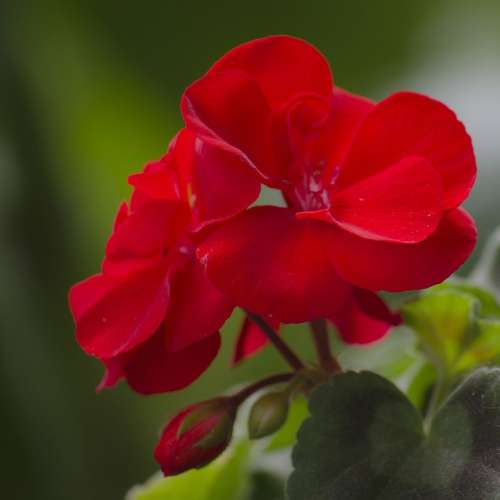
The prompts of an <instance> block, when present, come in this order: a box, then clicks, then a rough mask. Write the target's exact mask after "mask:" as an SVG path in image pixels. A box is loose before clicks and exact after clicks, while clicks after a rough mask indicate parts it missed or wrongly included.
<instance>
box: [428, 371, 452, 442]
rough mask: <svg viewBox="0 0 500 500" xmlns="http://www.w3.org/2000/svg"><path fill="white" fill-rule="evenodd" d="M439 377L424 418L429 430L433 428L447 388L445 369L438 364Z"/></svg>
mask: <svg viewBox="0 0 500 500" xmlns="http://www.w3.org/2000/svg"><path fill="white" fill-rule="evenodd" d="M436 368H437V378H436V383H435V384H434V387H433V389H432V394H431V397H430V400H429V404H428V405H427V410H426V412H425V418H424V429H425V430H426V431H427V432H429V431H430V429H431V425H432V421H433V420H434V417H435V415H436V413H437V411H438V410H439V407H440V406H441V403H442V402H443V398H444V396H445V394H446V390H447V385H448V384H447V380H446V376H445V373H444V369H443V368H442V367H441V366H437V367H436Z"/></svg>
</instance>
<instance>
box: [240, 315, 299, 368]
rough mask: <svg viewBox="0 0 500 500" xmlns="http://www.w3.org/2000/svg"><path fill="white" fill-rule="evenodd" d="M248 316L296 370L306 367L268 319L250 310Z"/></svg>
mask: <svg viewBox="0 0 500 500" xmlns="http://www.w3.org/2000/svg"><path fill="white" fill-rule="evenodd" d="M247 315H248V318H249V319H250V320H251V321H253V322H254V323H255V324H256V325H257V326H258V327H259V328H260V329H261V330H262V333H264V335H265V336H266V337H267V339H268V340H269V342H271V343H272V344H273V345H274V347H275V348H276V349H277V350H278V351H279V353H280V354H281V355H282V356H283V358H284V359H285V361H286V362H287V363H288V364H289V365H290V366H291V367H292V368H293V369H294V370H295V371H298V370H301V369H302V368H304V365H303V364H302V361H301V360H300V359H299V357H298V356H297V355H296V354H295V353H294V352H293V351H292V350H291V349H290V347H289V346H288V344H286V343H285V342H284V341H283V339H281V337H280V336H279V335H278V334H277V333H276V332H275V331H274V329H273V328H272V327H271V326H270V325H269V324H268V323H267V321H266V320H265V319H264V318H262V317H261V316H259V315H258V314H254V313H252V312H250V311H247Z"/></svg>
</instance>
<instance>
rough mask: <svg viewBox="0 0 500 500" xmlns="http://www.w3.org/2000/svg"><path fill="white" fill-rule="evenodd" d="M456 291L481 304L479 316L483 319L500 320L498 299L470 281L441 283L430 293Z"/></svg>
mask: <svg viewBox="0 0 500 500" xmlns="http://www.w3.org/2000/svg"><path fill="white" fill-rule="evenodd" d="M442 290H447V291H456V292H459V293H465V294H468V295H471V296H472V297H474V298H476V299H477V300H479V303H480V311H478V312H479V314H480V315H481V316H483V317H488V316H492V317H499V318H500V305H499V304H498V302H497V299H496V298H495V296H494V295H493V293H491V292H490V291H488V290H485V289H484V288H479V287H478V286H476V285H474V284H472V283H470V282H468V281H451V282H448V283H441V284H440V285H436V286H434V287H432V288H431V289H430V292H431V293H433V292H436V291H442Z"/></svg>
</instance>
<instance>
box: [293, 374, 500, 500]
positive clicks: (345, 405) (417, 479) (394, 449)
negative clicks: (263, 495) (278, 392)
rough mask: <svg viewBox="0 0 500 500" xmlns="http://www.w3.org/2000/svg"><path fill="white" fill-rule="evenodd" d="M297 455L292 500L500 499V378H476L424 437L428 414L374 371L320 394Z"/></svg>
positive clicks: (343, 378)
mask: <svg viewBox="0 0 500 500" xmlns="http://www.w3.org/2000/svg"><path fill="white" fill-rule="evenodd" d="M310 412H311V417H310V418H309V419H308V420H306V421H305V422H304V424H303V426H302V428H301V430H300V432H299V435H298V443H297V446H296V447H295V449H294V452H293V463H294V467H295V471H294V472H293V474H292V476H291V477H290V479H289V482H288V495H289V498H290V500H366V499H370V500H420V499H423V498H425V499H428V500H451V499H460V500H498V499H499V498H500V496H499V495H500V493H499V492H500V453H498V449H499V448H500V369H497V368H492V369H488V368H482V369H479V370H477V371H476V372H475V373H473V374H472V375H471V376H469V377H468V378H467V379H466V380H465V381H464V382H463V384H462V385H461V386H459V387H458V388H457V389H456V390H455V392H454V393H453V394H452V395H451V396H450V398H449V399H448V400H447V402H446V403H445V404H444V405H443V406H442V407H441V409H440V411H439V412H438V413H437V415H436V417H435V419H434V422H433V425H432V428H431V430H430V431H429V432H428V433H426V432H424V424H423V421H422V418H421V416H420V414H419V413H418V412H417V410H416V409H415V408H414V407H413V406H412V404H411V403H410V402H409V400H408V399H407V398H406V396H404V394H403V393H401V392H400V391H399V390H398V389H397V388H396V387H395V386H394V385H393V384H392V383H391V382H389V381H387V380H385V379H383V378H382V377H380V376H378V375H375V374H374V373H370V372H361V373H354V372H347V373H344V374H341V375H337V376H334V377H332V378H331V379H330V380H329V382H328V383H326V384H324V385H323V386H321V387H320V388H319V389H318V390H316V391H315V392H314V394H313V395H312V397H311V400H310Z"/></svg>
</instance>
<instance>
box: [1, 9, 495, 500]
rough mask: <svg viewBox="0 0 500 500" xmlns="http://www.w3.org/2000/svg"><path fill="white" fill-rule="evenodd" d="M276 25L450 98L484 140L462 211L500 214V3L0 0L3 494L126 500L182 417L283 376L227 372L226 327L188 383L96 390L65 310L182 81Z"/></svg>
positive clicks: (152, 153) (273, 364)
mask: <svg viewBox="0 0 500 500" xmlns="http://www.w3.org/2000/svg"><path fill="white" fill-rule="evenodd" d="M274 33H288V34H293V35H297V36H300V37H303V38H306V39H307V40H309V41H310V42H312V43H314V44H316V45H317V46H318V47H319V48H320V49H321V50H322V51H323V52H324V53H325V55H326V56H327V57H328V58H329V60H330V61H331V63H332V65H333V69H334V73H335V78H336V81H337V83H338V84H339V85H341V86H344V87H346V88H348V89H350V90H351V91H354V92H357V93H362V94H365V95H367V96H369V97H371V98H374V99H380V98H382V97H384V96H386V95H387V94H389V93H391V92H393V91H395V90H400V89H403V88H405V89H412V90H418V91H420V92H424V93H429V94H432V95H434V96H435V97H438V98H440V99H442V100H443V101H445V102H447V103H448V104H449V105H450V106H452V107H453V108H454V109H455V110H456V111H457V112H458V114H459V116H460V117H461V118H462V120H463V121H464V122H465V123H466V125H467V127H468V128H469V130H470V132H471V134H472V136H473V139H474V143H475V146H476V151H477V157H478V163H479V168H480V175H479V179H478V183H477V187H476V190H475V192H474V193H473V195H472V197H471V199H470V201H469V202H468V208H469V209H470V211H471V212H472V213H473V215H474V216H475V218H476V219H477V221H478V223H479V226H480V231H481V241H484V239H485V238H486V236H487V234H488V233H489V232H491V230H492V228H493V227H494V226H496V225H497V224H498V223H499V222H500V213H499V204H498V202H497V197H498V192H499V188H500V180H499V176H498V173H497V167H498V162H499V161H500V151H499V149H500V118H499V117H500V96H499V94H500V58H499V57H498V54H499V52H500V2H498V0H491V1H487V0H476V1H472V0H469V1H468V0H423V1H402V0H379V1H370V0H364V1H362V0H323V1H310V2H304V1H302V2H296V1H294V0H288V1H271V0H266V1H262V0H254V1H253V2H245V3H243V2H235V1H234V0H233V1H232V2H223V1H212V2H203V1H190V2H174V1H169V0H163V1H143V2H123V1H120V2H119V1H115V0H108V1H104V2H103V1H98V0H87V1H74V0H44V1H36V2H35V1H34V2H27V1H22V0H19V1H17V2H15V1H14V0H12V1H9V0H0V228H1V229H0V230H1V232H0V248H1V249H0V329H1V330H0V332H1V333H0V376H1V378H0V391H1V393H0V398H1V399H0V401H1V402H0V405H1V406H0V408H1V409H0V424H1V426H0V429H1V432H2V437H1V441H0V442H1V458H0V470H1V471H2V472H1V478H2V481H1V484H0V488H1V492H2V493H1V495H0V496H1V498H6V499H7V498H9V499H16V500H17V499H22V500H24V499H26V500H28V499H29V500H31V499H40V500H45V499H47V500H59V499H64V500H68V499H71V500H94V499H96V500H114V499H120V498H123V495H124V493H125V491H126V490H127V489H128V488H129V487H130V486H131V485H133V484H134V483H137V482H142V481H143V480H144V479H145V478H146V477H148V476H149V475H150V474H151V473H152V472H154V471H155V470H156V467H155V464H154V462H153V460H152V457H151V452H152V448H153V445H154V443H155V440H156V438H157V434H158V432H159V429H160V428H161V426H162V425H163V423H164V422H165V421H166V419H167V417H168V416H169V415H170V414H171V413H172V412H173V411H175V409H176V408H178V407H179V406H180V405H184V404H186V403H187V402H189V401H193V400H196V399H197V398H200V397H208V396H210V395H215V394H216V393H217V392H218V391H221V390H223V389H225V388H227V387H228V386H230V385H234V384H236V383H239V382H241V381H244V380H245V379H248V378H250V376H251V377H252V378H253V377H254V376H255V374H257V373H268V372H269V371H271V370H273V369H278V368H279V366H280V363H281V362H280V360H279V359H278V357H277V356H276V355H275V354H274V353H273V352H265V353H263V354H262V355H260V356H258V357H257V358H255V359H253V360H251V361H249V362H248V363H247V364H245V365H244V366H242V367H239V368H237V369H235V370H233V371H228V368H227V366H228V359H229V353H230V350H231V347H232V346H231V344H232V342H233V340H234V333H235V332H234V331H233V330H234V322H233V323H231V324H229V325H228V326H227V327H226V328H225V331H224V340H225V345H224V350H223V352H222V353H221V355H220V357H219V359H218V362H217V363H216V365H215V366H213V367H212V368H211V369H210V370H209V372H208V373H206V374H205V376H204V377H203V378H202V379H201V380H200V381H198V382H197V383H196V384H194V385H193V386H192V387H190V388H189V389H188V390H186V391H183V392H182V393H180V394H173V395H164V396H156V397H150V398H144V397H140V396H138V395H135V394H133V393H132V392H131V391H130V390H129V389H128V388H127V387H126V386H125V385H121V386H119V388H117V389H116V390H114V391H108V392H105V393H103V394H100V395H99V396H96V394H95V392H94V387H95V385H96V383H97V381H98V379H99V377H100V374H101V367H100V366H99V364H98V363H97V362H95V361H94V360H92V359H90V358H87V357H86V356H84V355H83V354H82V353H81V352H80V350H79V348H78V347H77V345H76V343H75V341H74V338H73V327H72V322H71V319H70V316H69V313H68V311H67V305H66V294H67V289H68V287H69V286H70V284H72V283H74V282H75V281H77V280H80V279H82V278H84V277H86V276H87V275H89V274H91V273H94V272H96V271H97V270H98V267H99V264H100V260H101V256H102V252H103V247H104V243H105V241H106V238H107V236H108V233H109V231H110V228H111V224H112V221H113V217H114V211H115V208H116V206H117V205H118V203H119V201H120V200H122V199H124V198H126V197H127V196H128V194H129V188H128V187H127V183H126V178H127V176H128V175H129V174H130V173H132V172H134V171H137V170H139V169H141V167H142V165H143V164H144V163H145V162H146V161H148V160H151V159H155V158H157V157H159V156H160V155H161V154H162V153H163V152H164V151H165V149H166V147H167V144H168V142H169V140H170V138H171V137H172V135H173V134H174V133H175V131H176V130H177V129H178V128H179V127H180V125H181V118H180V113H179V109H178V102H179V97H180V94H181V92H182V90H183V89H184V88H185V86H186V85H187V84H189V83H190V82H191V81H192V80H193V79H194V78H196V77H198V76H199V75H201V74H202V73H203V72H204V71H205V70H206V69H207V68H208V66H209V65H210V63H211V62H213V61H214V60H215V59H216V58H217V57H219V56H220V55H222V54H223V53H224V52H225V51H226V50H228V49H229V48H231V47H233V46H234V45H236V44H238V43H240V42H243V41H246V40H249V39H251V38H254V37H258V36H264V35H267V34H274ZM287 336H288V338H290V337H293V333H292V334H290V333H288V334H287ZM295 337H296V339H297V338H298V340H296V341H297V342H299V348H301V349H305V348H306V347H305V345H306V340H307V339H306V338H305V335H300V334H298V335H296V336H295ZM214 500H215V499H214Z"/></svg>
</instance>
